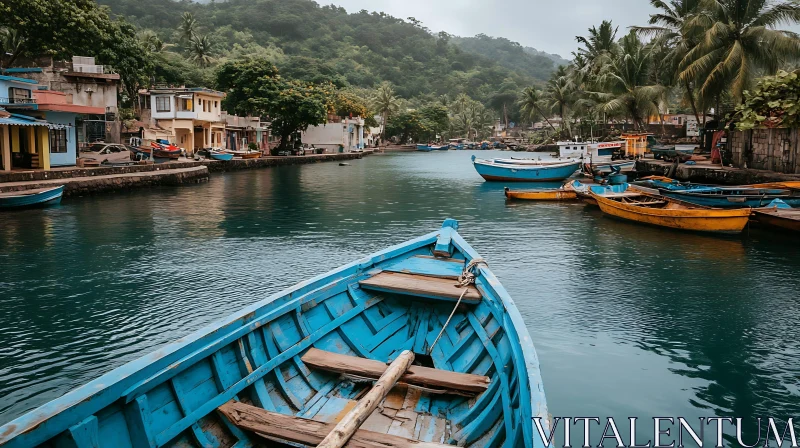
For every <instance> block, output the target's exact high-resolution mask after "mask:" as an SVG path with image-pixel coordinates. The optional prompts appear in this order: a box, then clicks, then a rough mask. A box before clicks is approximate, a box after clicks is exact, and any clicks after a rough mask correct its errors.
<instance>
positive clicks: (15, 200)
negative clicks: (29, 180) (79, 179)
mask: <svg viewBox="0 0 800 448" xmlns="http://www.w3.org/2000/svg"><path fill="white" fill-rule="evenodd" d="M63 195H64V186H63V185H60V186H58V187H51V188H38V189H35V190H22V191H12V192H8V193H0V209H6V208H24V207H39V206H46V205H55V204H59V203H61V197H62V196H63Z"/></svg>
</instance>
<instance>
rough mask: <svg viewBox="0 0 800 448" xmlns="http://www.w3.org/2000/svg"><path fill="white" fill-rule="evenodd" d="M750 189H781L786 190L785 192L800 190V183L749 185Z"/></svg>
mask: <svg viewBox="0 0 800 448" xmlns="http://www.w3.org/2000/svg"><path fill="white" fill-rule="evenodd" d="M748 187H753V188H780V189H784V190H800V181H790V182H767V183H764V184H753V185H748Z"/></svg>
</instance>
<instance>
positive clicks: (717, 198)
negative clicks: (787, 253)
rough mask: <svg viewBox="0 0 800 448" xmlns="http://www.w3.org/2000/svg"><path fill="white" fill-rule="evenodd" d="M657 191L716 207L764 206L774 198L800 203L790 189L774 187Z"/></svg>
mask: <svg viewBox="0 0 800 448" xmlns="http://www.w3.org/2000/svg"><path fill="white" fill-rule="evenodd" d="M659 192H660V193H661V195H662V196H667V197H670V198H673V199H678V200H681V201H684V202H690V203H692V204H697V205H702V206H706V207H716V208H758V207H766V206H767V205H769V203H770V202H772V201H773V200H775V199H781V200H783V201H784V202H786V203H787V204H789V205H790V206H796V205H800V197H797V196H792V194H791V191H789V190H783V189H774V188H751V187H697V188H692V189H689V190H668V189H666V188H659Z"/></svg>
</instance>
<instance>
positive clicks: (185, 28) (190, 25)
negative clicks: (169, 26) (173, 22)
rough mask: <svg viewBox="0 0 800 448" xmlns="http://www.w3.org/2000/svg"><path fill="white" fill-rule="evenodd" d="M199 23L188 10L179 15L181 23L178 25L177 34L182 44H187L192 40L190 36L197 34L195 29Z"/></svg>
mask: <svg viewBox="0 0 800 448" xmlns="http://www.w3.org/2000/svg"><path fill="white" fill-rule="evenodd" d="M199 26H200V24H199V23H198V22H197V19H195V18H194V15H193V14H192V13H190V12H188V11H187V12H184V13H183V15H182V16H181V24H180V25H178V34H179V39H180V41H181V43H183V45H184V46H188V45H189V44H190V42H191V40H192V38H193V37H194V36H195V35H196V34H197V30H198V28H199Z"/></svg>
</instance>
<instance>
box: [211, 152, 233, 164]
mask: <svg viewBox="0 0 800 448" xmlns="http://www.w3.org/2000/svg"><path fill="white" fill-rule="evenodd" d="M208 156H209V157H211V158H212V159H214V160H221V161H223V162H227V161H229V160H233V154H231V153H227V152H218V151H209V152H208Z"/></svg>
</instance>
